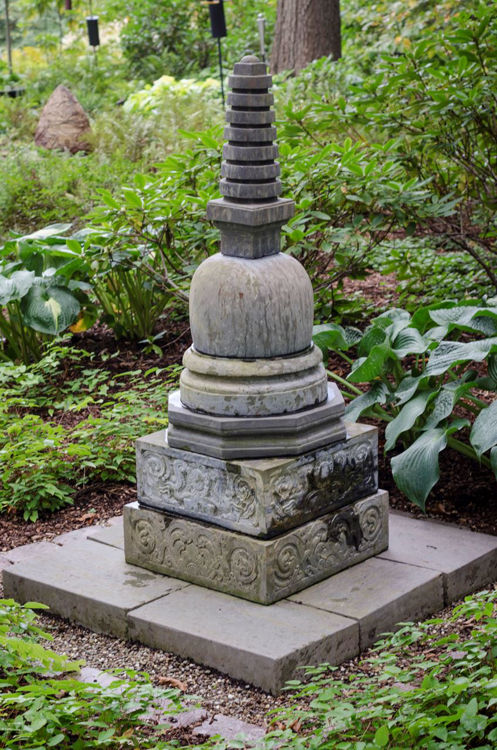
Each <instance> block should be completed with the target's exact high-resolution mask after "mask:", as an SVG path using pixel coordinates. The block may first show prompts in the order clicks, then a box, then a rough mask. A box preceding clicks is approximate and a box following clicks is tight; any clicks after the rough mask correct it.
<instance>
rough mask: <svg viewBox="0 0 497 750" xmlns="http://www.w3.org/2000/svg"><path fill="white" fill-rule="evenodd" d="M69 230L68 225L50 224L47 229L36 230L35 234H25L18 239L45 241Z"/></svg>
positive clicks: (69, 226)
mask: <svg viewBox="0 0 497 750" xmlns="http://www.w3.org/2000/svg"><path fill="white" fill-rule="evenodd" d="M70 228H71V225H70V224H50V225H49V226H48V227H43V229H38V231H36V232H32V233H31V234H25V235H24V236H23V237H20V239H22V240H46V239H47V237H55V236H56V235H58V234H64V232H67V230H68V229H70Z"/></svg>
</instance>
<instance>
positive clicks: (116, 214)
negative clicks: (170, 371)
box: [76, 133, 218, 339]
mask: <svg viewBox="0 0 497 750" xmlns="http://www.w3.org/2000/svg"><path fill="white" fill-rule="evenodd" d="M199 138H200V139H201V141H202V142H201V144H200V145H197V146H196V148H195V149H189V150H187V151H185V153H184V154H182V155H178V156H170V157H168V159H166V161H165V162H163V163H162V164H160V165H158V167H157V173H156V174H155V175H147V176H145V175H135V179H134V185H133V186H132V187H129V186H128V187H123V188H122V191H121V194H120V195H119V196H116V197H114V196H112V195H111V194H110V193H109V192H104V191H102V192H101V196H102V200H103V203H104V205H103V206H101V207H100V208H99V209H98V210H96V211H95V212H94V214H93V220H94V221H93V224H92V226H91V227H90V228H88V230H86V231H85V232H83V233H82V235H81V242H82V243H83V242H84V245H82V250H81V251H82V253H83V255H84V257H85V258H86V259H87V261H88V263H89V265H90V267H91V269H92V283H93V290H94V292H95V295H96V297H97V298H98V300H99V302H100V304H101V306H102V308H103V310H104V320H105V321H106V322H107V323H108V324H109V325H110V326H111V327H112V328H113V329H114V330H115V332H116V334H117V335H118V336H126V337H128V338H135V339H136V338H137V339H144V338H150V337H151V336H152V334H153V332H154V328H155V325H156V323H157V320H158V319H159V318H160V317H161V316H162V315H163V314H164V313H167V312H168V311H169V309H170V308H171V306H172V305H173V304H174V302H175V301H178V300H179V301H180V302H181V303H182V305H183V306H184V305H185V302H186V301H187V299H188V287H189V282H190V279H191V275H192V273H193V271H194V270H195V268H196V266H197V265H198V263H199V262H200V261H201V260H203V259H204V258H205V257H206V256H207V255H208V254H209V253H211V252H212V251H213V250H214V249H215V237H216V231H215V230H214V229H213V228H212V226H210V224H208V223H207V220H206V218H205V207H206V204H207V201H208V200H209V199H210V198H212V197H214V195H216V192H217V179H218V174H217V169H214V165H216V167H217V164H216V162H217V158H218V157H217V152H216V151H215V150H214V149H215V147H216V146H217V141H216V140H215V138H214V137H213V136H212V135H210V134H209V133H202V134H199ZM76 237H78V235H76Z"/></svg>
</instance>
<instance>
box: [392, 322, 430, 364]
mask: <svg viewBox="0 0 497 750" xmlns="http://www.w3.org/2000/svg"><path fill="white" fill-rule="evenodd" d="M429 344H430V342H429V341H427V340H426V339H425V338H423V336H422V335H421V334H420V332H419V331H418V330H417V329H416V328H411V327H408V328H404V329H403V330H402V331H400V333H399V334H398V335H397V336H396V337H395V339H394V340H393V343H392V348H393V349H394V350H395V353H396V355H397V357H398V358H399V359H403V358H404V357H407V355H408V354H422V353H423V352H425V351H426V350H427V349H428V346H429Z"/></svg>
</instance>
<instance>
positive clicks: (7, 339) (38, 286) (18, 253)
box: [0, 224, 95, 363]
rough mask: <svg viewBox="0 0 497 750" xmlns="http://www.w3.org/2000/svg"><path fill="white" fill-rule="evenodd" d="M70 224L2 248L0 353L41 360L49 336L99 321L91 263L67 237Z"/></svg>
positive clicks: (55, 227)
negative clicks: (90, 294) (90, 279)
mask: <svg viewBox="0 0 497 750" xmlns="http://www.w3.org/2000/svg"><path fill="white" fill-rule="evenodd" d="M68 228H69V225H68V224H54V225H51V226H48V227H45V228H44V229H41V230H40V231H38V232H34V233H33V234H29V235H25V236H23V237H17V238H15V239H12V240H9V241H8V242H6V243H5V245H3V247H2V248H0V334H1V336H2V339H3V340H2V344H1V346H0V358H2V359H18V360H22V361H23V362H25V363H28V362H30V361H32V360H37V359H39V358H40V357H41V355H42V350H43V344H44V342H45V341H46V340H48V339H50V338H53V337H54V336H57V335H58V334H60V333H62V332H63V331H65V330H67V329H68V328H69V327H70V326H72V325H74V324H75V323H76V322H77V321H78V322H79V330H82V329H83V328H84V327H86V326H87V325H89V324H90V323H92V322H93V320H94V318H95V316H94V307H93V305H91V303H90V301H89V299H88V296H87V292H88V290H89V289H90V285H89V284H88V283H87V282H86V281H85V279H86V277H87V266H86V262H85V260H84V259H83V258H82V256H81V254H80V252H79V245H78V244H77V243H71V240H68V239H65V238H64V237H63V236H62V235H63V233H64V232H65V231H67V229H68Z"/></svg>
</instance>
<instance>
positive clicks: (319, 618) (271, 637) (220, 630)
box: [129, 585, 359, 693]
mask: <svg viewBox="0 0 497 750" xmlns="http://www.w3.org/2000/svg"><path fill="white" fill-rule="evenodd" d="M129 620H130V631H129V633H130V636H131V637H132V638H133V639H134V640H137V641H140V642H141V643H145V644H147V645H148V646H152V647H154V648H160V649H163V650H164V651H172V652H173V653H175V654H179V655H180V656H185V657H188V658H190V659H193V660H194V661H196V662H199V663H200V664H206V665H209V666H211V667H214V668H215V669H218V670H219V671H220V672H225V673H227V674H229V675H231V676H232V677H234V678H235V679H240V680H243V681H245V682H250V683H252V684H253V685H257V686H258V687H261V688H262V689H263V690H266V691H268V692H271V693H277V692H278V691H279V690H280V689H281V687H282V686H283V685H284V683H285V682H286V680H289V679H290V678H291V677H292V676H294V675H295V673H296V670H297V668H298V666H299V665H303V664H319V663H320V662H323V661H331V662H336V663H338V664H339V663H340V662H342V661H346V660H347V659H349V658H352V657H353V656H355V655H356V654H357V653H358V651H359V628H358V625H357V623H356V622H354V621H353V620H351V619H349V618H346V617H341V616H340V615H335V614H333V613H329V612H324V611H320V610H318V609H315V608H314V607H302V606H301V605H299V604H296V603H294V602H288V601H283V602H278V603H276V604H273V605H270V606H264V605H261V604H255V603H253V602H248V601H244V600H241V599H237V598H235V597H232V596H229V595H228V594H222V593H220V592H218V591H211V590H209V589H204V588H201V587H200V586H193V585H191V586H189V587H188V588H185V589H182V590H180V591H176V592H174V593H173V594H171V596H170V598H169V597H165V598H164V599H158V600H156V601H154V602H151V603H150V604H146V605H144V606H143V607H140V608H139V609H136V610H134V611H133V612H130V613H129Z"/></svg>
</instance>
